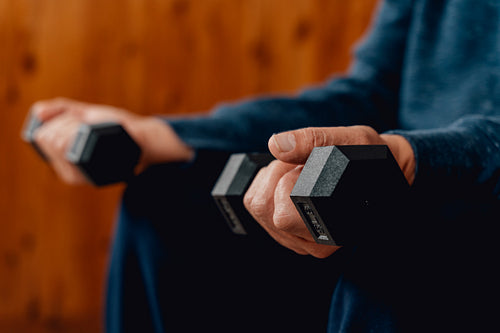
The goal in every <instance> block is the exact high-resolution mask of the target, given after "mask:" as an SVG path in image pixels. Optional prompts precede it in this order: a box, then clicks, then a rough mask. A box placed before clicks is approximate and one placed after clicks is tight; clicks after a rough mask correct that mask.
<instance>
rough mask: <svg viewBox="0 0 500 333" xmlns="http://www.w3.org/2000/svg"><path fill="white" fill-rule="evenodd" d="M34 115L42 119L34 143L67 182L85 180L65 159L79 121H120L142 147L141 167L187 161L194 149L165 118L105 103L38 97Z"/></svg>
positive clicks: (82, 122) (89, 122)
mask: <svg viewBox="0 0 500 333" xmlns="http://www.w3.org/2000/svg"><path fill="white" fill-rule="evenodd" d="M31 112H32V113H33V115H34V116H35V117H36V118H38V119H39V120H40V121H42V122H43V125H42V126H40V127H39V128H38V129H37V130H36V132H35V133H34V140H35V143H36V144H37V146H39V147H40V149H41V150H42V151H43V153H44V155H45V156H46V157H47V158H48V160H49V163H50V164H51V165H52V167H53V168H54V170H55V171H56V173H57V175H58V176H59V177H60V178H61V179H62V180H63V181H65V182H66V183H68V184H82V183H87V180H86V179H85V177H84V176H83V175H82V174H81V173H80V171H79V170H78V168H76V167H75V166H74V165H73V164H72V163H70V162H68V161H67V160H66V151H67V150H68V149H69V147H71V145H72V143H73V141H74V139H75V136H76V133H77V131H78V128H79V127H80V126H81V125H82V124H96V123H103V122H115V123H119V124H121V125H122V126H123V127H124V129H125V130H126V131H127V132H128V133H129V135H130V136H131V137H132V138H133V139H134V141H135V142H136V143H137V144H138V145H139V146H140V147H141V150H142V156H141V161H140V167H139V168H144V167H146V166H148V165H151V164H155V163H162V162H173V161H187V160H189V159H191V158H192V156H193V151H192V149H191V148H189V147H188V146H187V145H185V144H184V143H183V142H182V141H181V140H180V139H179V137H178V136H177V134H176V133H175V132H174V131H173V130H172V129H171V128H170V126H168V124H166V123H165V122H163V121H161V120H159V119H157V118H155V117H147V116H140V115H136V114H133V113H131V112H129V111H126V110H123V109H119V108H115V107H111V106H106V105H95V104H87V103H82V102H78V101H74V100H70V99H66V98H56V99H53V100H47V101H40V102H37V103H35V104H34V105H33V106H32V109H31Z"/></svg>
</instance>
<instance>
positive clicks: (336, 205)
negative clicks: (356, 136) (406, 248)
mask: <svg viewBox="0 0 500 333" xmlns="http://www.w3.org/2000/svg"><path fill="white" fill-rule="evenodd" d="M408 188H409V186H408V183H407V181H406V179H405V177H404V175H403V173H402V172H401V170H400V168H399V166H398V164H397V162H396V160H395V159H394V157H393V156H392V154H391V151H390V150H389V148H388V147H387V146H383V145H361V146H329V147H317V148H314V149H313V151H312V153H311V155H310V156H309V158H308V160H307V162H306V164H305V165H304V169H303V170H302V172H301V174H300V176H299V178H298V180H297V182H296V184H295V187H294V188H293V190H292V193H291V195H290V197H291V199H292V201H293V202H294V204H295V206H296V208H297V210H298V211H299V213H300V215H301V217H302V219H303V220H304V222H305V224H306V226H307V228H308V229H309V231H310V233H311V235H312V236H313V238H314V239H315V241H316V242H317V243H320V244H328V245H353V244H359V243H360V242H365V241H377V239H381V237H386V236H388V235H390V221H392V220H393V218H394V216H395V215H397V214H396V212H397V210H398V209H399V208H400V207H402V206H401V205H402V203H403V201H404V200H405V199H404V197H405V194H406V193H407V191H408Z"/></svg>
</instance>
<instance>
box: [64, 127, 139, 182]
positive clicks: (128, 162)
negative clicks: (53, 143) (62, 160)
mask: <svg viewBox="0 0 500 333" xmlns="http://www.w3.org/2000/svg"><path fill="white" fill-rule="evenodd" d="M140 155H141V149H140V148H139V146H138V145H137V144H136V143H135V141H134V140H133V139H132V138H131V137H130V136H129V135H128V133H127V132H126V131H125V130H124V129H123V127H122V126H121V125H119V124H116V123H101V124H93V125H82V126H81V127H80V128H79V130H78V133H77V136H76V139H75V142H74V143H73V145H72V147H71V149H70V150H69V151H68V152H67V154H66V158H67V159H68V161H70V162H72V163H74V164H75V165H76V166H78V168H79V169H80V170H81V172H82V173H83V174H84V175H85V176H86V177H87V179H88V180H89V181H91V182H92V183H93V184H94V185H97V186H102V185H108V184H112V183H117V182H120V181H126V180H128V179H129V178H130V177H132V176H133V175H134V169H135V167H136V165H137V163H138V162H139V157H140Z"/></svg>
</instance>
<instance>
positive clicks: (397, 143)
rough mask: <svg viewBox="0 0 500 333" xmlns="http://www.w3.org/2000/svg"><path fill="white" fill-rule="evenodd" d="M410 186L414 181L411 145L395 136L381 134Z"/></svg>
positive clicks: (413, 161)
mask: <svg viewBox="0 0 500 333" xmlns="http://www.w3.org/2000/svg"><path fill="white" fill-rule="evenodd" d="M380 136H381V137H382V139H384V141H385V142H386V143H387V146H388V147H389V149H390V150H391V152H392V154H393V155H394V158H395V159H396V162H398V165H399V168H400V169H401V171H403V174H404V176H405V178H406V180H407V181H408V183H409V184H410V185H412V184H413V182H414V181H415V170H416V160H415V154H414V152H413V148H412V146H411V144H410V143H409V142H408V140H406V139H405V138H404V137H403V136H401V135H397V134H381V135H380Z"/></svg>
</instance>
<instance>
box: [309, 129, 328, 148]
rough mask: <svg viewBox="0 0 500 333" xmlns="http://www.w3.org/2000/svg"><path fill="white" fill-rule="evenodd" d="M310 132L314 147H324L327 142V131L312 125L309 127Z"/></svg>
mask: <svg viewBox="0 0 500 333" xmlns="http://www.w3.org/2000/svg"><path fill="white" fill-rule="evenodd" d="M309 132H310V135H311V142H312V144H313V146H314V147H322V146H324V145H325V144H326V142H327V138H326V133H325V131H323V130H321V129H320V128H317V127H311V128H309Z"/></svg>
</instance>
